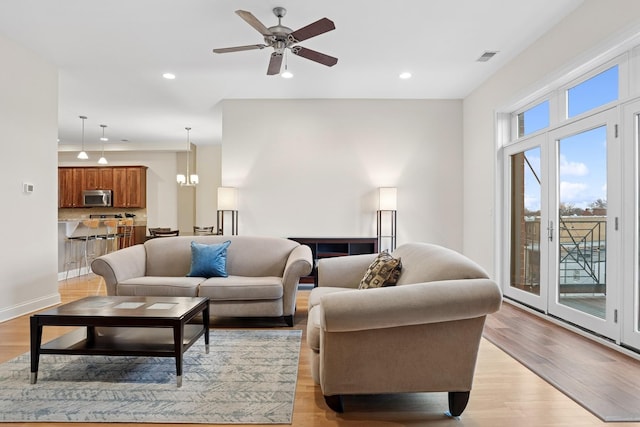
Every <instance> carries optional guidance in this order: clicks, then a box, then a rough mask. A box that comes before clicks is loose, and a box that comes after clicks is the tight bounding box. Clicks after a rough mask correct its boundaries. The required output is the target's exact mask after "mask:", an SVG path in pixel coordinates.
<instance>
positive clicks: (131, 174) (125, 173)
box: [113, 166, 147, 208]
mask: <svg viewBox="0 0 640 427" xmlns="http://www.w3.org/2000/svg"><path fill="white" fill-rule="evenodd" d="M146 206H147V167H146V166H126V167H114V168H113V207H116V208H145V207H146Z"/></svg>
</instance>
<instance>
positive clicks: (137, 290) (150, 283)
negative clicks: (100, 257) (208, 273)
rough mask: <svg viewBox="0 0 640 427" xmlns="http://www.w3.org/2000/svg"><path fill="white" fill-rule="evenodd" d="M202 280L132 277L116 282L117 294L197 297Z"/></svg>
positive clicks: (191, 278) (200, 278) (202, 278)
mask: <svg viewBox="0 0 640 427" xmlns="http://www.w3.org/2000/svg"><path fill="white" fill-rule="evenodd" d="M163 238H166V239H168V237H163ZM204 280H205V278H204V277H162V276H141V277H134V278H132V279H128V280H124V281H122V282H120V283H118V287H117V295H127V296H171V297H197V296H198V285H200V283H202V282H203V281H204Z"/></svg>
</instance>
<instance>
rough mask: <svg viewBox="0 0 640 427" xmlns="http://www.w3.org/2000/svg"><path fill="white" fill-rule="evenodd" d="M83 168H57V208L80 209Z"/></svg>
mask: <svg viewBox="0 0 640 427" xmlns="http://www.w3.org/2000/svg"><path fill="white" fill-rule="evenodd" d="M84 169H85V168H58V207H59V208H80V207H82V190H83V188H82V187H83V186H84Z"/></svg>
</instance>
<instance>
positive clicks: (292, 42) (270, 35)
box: [213, 7, 338, 76]
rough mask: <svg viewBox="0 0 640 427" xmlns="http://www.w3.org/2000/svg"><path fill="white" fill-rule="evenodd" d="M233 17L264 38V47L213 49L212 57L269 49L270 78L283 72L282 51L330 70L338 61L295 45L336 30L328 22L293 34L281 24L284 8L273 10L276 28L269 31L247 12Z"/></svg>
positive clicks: (318, 22) (329, 21)
mask: <svg viewBox="0 0 640 427" xmlns="http://www.w3.org/2000/svg"><path fill="white" fill-rule="evenodd" d="M236 14H237V15H238V16H240V18H242V19H244V20H245V22H246V23H247V24H249V25H251V26H252V27H253V28H255V29H256V30H257V31H258V32H259V33H260V34H262V36H263V37H264V44H251V45H247V46H235V47H225V48H221V49H213V52H214V53H229V52H240V51H243V50H253V49H264V48H265V47H272V48H273V49H274V51H273V53H272V54H271V59H270V60H269V67H268V68H267V75H269V76H272V75H276V74H280V69H281V68H282V57H283V56H284V54H285V49H289V50H290V51H291V53H293V54H294V55H298V56H301V57H303V58H306V59H310V60H311V61H315V62H317V63H319V64H322V65H326V66H327V67H332V66H334V65H336V63H337V62H338V58H334V57H333V56H329V55H325V54H324V53H320V52H316V51H315V50H311V49H307V48H306V47H302V46H298V45H297V44H298V43H300V42H301V41H304V40H307V39H310V38H311V37H315V36H318V35H320V34H323V33H326V32H328V31H331V30H335V29H336V26H335V25H334V23H333V21H331V20H330V19H327V18H322V19H319V20H317V21H316V22H313V23H311V24H309V25H307V26H306V27H302V28H300V29H298V30H296V31H293V30H292V29H291V28H289V27H285V26H284V25H282V23H281V21H282V18H283V17H284V16H285V15H286V14H287V10H286V9H285V8H284V7H274V8H273V14H274V15H276V17H277V18H278V25H275V26H273V27H269V28H267V27H266V26H265V25H264V24H263V23H262V22H260V21H259V20H258V18H256V17H255V16H254V15H253V14H252V13H251V12H247V11H246V10H236Z"/></svg>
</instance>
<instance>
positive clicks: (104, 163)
mask: <svg viewBox="0 0 640 427" xmlns="http://www.w3.org/2000/svg"><path fill="white" fill-rule="evenodd" d="M100 127H101V128H102V136H101V137H100V141H102V157H100V158H99V159H98V164H99V165H106V164H109V162H107V159H106V158H105V157H104V142H105V141H108V140H109V138H107V137H106V136H104V128H106V127H107V125H100Z"/></svg>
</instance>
